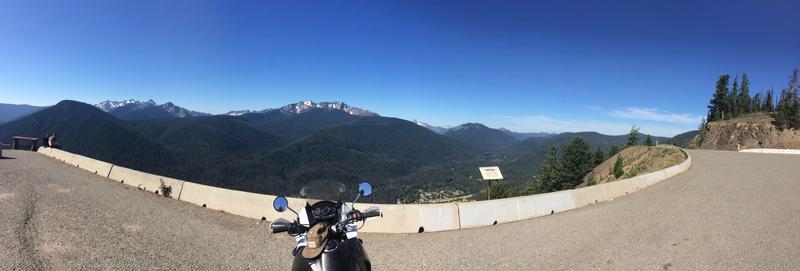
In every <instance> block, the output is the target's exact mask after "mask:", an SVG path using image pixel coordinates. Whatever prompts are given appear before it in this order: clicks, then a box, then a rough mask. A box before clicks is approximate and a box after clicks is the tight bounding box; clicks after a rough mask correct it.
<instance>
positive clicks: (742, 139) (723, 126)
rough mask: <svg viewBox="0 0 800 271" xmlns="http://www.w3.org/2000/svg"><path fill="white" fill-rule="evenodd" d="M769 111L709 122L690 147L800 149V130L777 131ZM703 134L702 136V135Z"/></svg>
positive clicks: (715, 148)
mask: <svg viewBox="0 0 800 271" xmlns="http://www.w3.org/2000/svg"><path fill="white" fill-rule="evenodd" d="M773 121H774V119H773V118H772V116H771V115H769V114H763V113H760V114H751V115H747V116H744V117H739V118H735V119H730V120H723V121H714V122H711V123H708V125H706V129H705V131H703V132H704V133H700V134H699V135H698V136H696V137H695V138H694V140H692V143H690V145H689V147H690V148H692V147H694V148H697V147H698V146H699V148H700V149H708V150H729V151H736V150H743V149H754V148H776V149H800V131H798V130H792V129H787V130H783V131H781V130H778V128H776V127H775V125H773V124H772V122H773ZM701 136H703V137H702V138H701Z"/></svg>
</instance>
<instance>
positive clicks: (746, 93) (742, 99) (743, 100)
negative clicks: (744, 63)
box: [737, 73, 752, 116]
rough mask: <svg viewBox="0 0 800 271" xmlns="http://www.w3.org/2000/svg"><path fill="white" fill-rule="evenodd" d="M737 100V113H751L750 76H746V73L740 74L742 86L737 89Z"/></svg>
mask: <svg viewBox="0 0 800 271" xmlns="http://www.w3.org/2000/svg"><path fill="white" fill-rule="evenodd" d="M738 99H739V101H738V102H737V104H738V105H739V106H738V109H739V110H738V111H739V112H738V113H739V115H740V116H741V115H744V114H747V113H751V112H752V109H751V108H750V78H748V77H747V74H746V73H744V74H742V86H741V88H740V89H739V97H738Z"/></svg>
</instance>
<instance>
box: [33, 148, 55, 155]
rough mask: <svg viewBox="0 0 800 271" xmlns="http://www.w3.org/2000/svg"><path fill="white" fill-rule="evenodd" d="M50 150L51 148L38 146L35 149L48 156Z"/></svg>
mask: <svg viewBox="0 0 800 271" xmlns="http://www.w3.org/2000/svg"><path fill="white" fill-rule="evenodd" d="M50 150H52V148H45V147H39V148H38V149H36V152H38V153H41V154H44V155H47V156H50Z"/></svg>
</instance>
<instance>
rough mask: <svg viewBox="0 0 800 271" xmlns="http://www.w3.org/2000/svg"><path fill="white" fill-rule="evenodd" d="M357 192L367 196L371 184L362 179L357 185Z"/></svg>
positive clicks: (370, 191) (369, 192) (370, 192)
mask: <svg viewBox="0 0 800 271" xmlns="http://www.w3.org/2000/svg"><path fill="white" fill-rule="evenodd" d="M358 193H360V194H361V196H362V197H366V196H369V195H370V194H372V184H370V183H369V181H363V182H361V183H360V184H359V185H358Z"/></svg>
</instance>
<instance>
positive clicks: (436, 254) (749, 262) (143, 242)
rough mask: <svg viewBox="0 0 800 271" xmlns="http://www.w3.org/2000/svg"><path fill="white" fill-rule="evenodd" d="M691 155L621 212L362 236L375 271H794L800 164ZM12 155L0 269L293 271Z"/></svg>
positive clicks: (3, 199) (233, 224) (236, 229)
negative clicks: (681, 169)
mask: <svg viewBox="0 0 800 271" xmlns="http://www.w3.org/2000/svg"><path fill="white" fill-rule="evenodd" d="M690 154H691V155H692V156H693V165H692V168H691V169H690V170H689V171H687V172H685V173H683V174H681V175H678V176H676V177H674V178H672V179H669V180H666V181H664V182H661V183H659V184H656V185H654V186H652V187H650V188H647V189H645V190H642V191H640V192H637V193H634V194H631V195H628V196H625V197H621V198H618V199H615V200H613V201H610V202H605V203H600V204H597V205H594V206H588V207H585V208H580V209H577V210H573V211H568V212H564V213H560V214H555V215H551V216H546V217H541V218H535V219H532V220H526V221H520V222H514V223H508V224H501V225H496V226H491V227H485V228H476V229H467V230H460V231H451V232H440V233H424V234H361V237H362V238H363V239H364V242H365V247H366V249H367V251H368V253H369V256H370V258H371V260H372V262H373V266H375V267H376V268H375V269H376V270H487V269H490V270H510V269H518V270H709V269H711V270H731V269H738V270H797V267H798V266H800V174H798V173H800V156H792V155H773V154H750V153H735V152H718V151H690ZM3 155H4V156H6V157H7V159H2V160H0V270H76V269H86V270H142V269H159V270H198V269H202V270H287V269H289V266H290V264H291V257H290V254H289V251H290V249H291V248H292V246H293V239H291V238H290V237H288V236H287V235H285V234H280V235H276V236H269V235H268V234H267V230H266V228H267V224H266V223H263V222H261V221H256V220H252V219H247V218H243V217H239V216H234V215H229V214H225V213H222V212H217V211H212V210H208V209H204V208H201V207H199V206H195V205H192V204H188V203H184V202H180V201H176V200H170V199H166V198H163V197H160V196H156V195H154V194H151V193H147V192H143V191H139V190H137V189H136V188H131V187H128V186H125V185H121V184H118V183H115V182H113V181H109V180H107V179H105V178H102V177H98V176H97V175H93V174H90V173H89V172H86V171H83V170H81V169H77V168H74V167H72V166H69V165H66V164H63V163H60V162H57V161H55V160H53V159H51V158H47V157H45V156H43V155H40V154H37V153H32V152H24V151H3ZM375 193H380V190H379V189H378V190H376V192H375ZM264 208H271V206H264ZM370 223H380V221H375V222H372V221H371V222H370Z"/></svg>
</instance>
